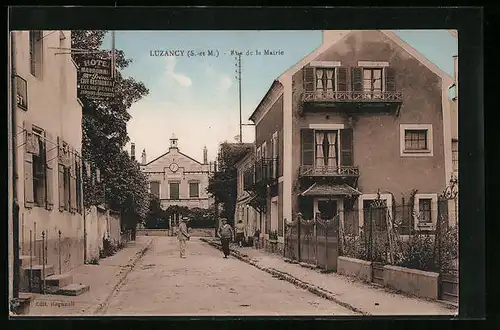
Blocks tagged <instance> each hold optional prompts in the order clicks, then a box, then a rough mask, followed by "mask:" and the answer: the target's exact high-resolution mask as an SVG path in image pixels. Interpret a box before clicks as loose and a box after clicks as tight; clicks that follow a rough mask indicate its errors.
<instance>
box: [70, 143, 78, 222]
mask: <svg viewBox="0 0 500 330" xmlns="http://www.w3.org/2000/svg"><path fill="white" fill-rule="evenodd" d="M69 159H70V170H69V173H70V182H69V189H70V193H69V194H70V197H71V198H70V204H69V205H70V211H71V212H72V213H74V212H76V189H77V188H76V159H75V151H74V150H73V149H71V150H70V155H69Z"/></svg>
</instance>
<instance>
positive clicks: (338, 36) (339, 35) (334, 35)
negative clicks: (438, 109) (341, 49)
mask: <svg viewBox="0 0 500 330" xmlns="http://www.w3.org/2000/svg"><path fill="white" fill-rule="evenodd" d="M326 32H328V33H325V34H324V35H326V36H328V37H326V38H324V40H323V44H322V45H321V46H320V47H318V48H317V49H316V50H314V51H313V52H311V53H310V54H309V55H307V56H306V57H304V58H303V59H302V60H301V61H299V62H298V63H297V64H295V65H294V66H293V67H291V68H290V69H289V70H287V71H286V72H285V73H284V74H283V75H282V76H280V78H279V80H280V81H281V82H282V83H284V82H285V81H291V77H292V76H293V75H294V74H295V73H297V72H298V71H299V70H301V69H302V68H303V67H304V66H306V65H307V64H309V63H310V62H312V61H314V60H316V59H318V58H321V56H322V54H324V53H325V52H327V51H328V50H329V49H331V48H332V46H334V45H335V44H337V43H339V42H340V41H346V40H347V39H348V38H349V37H350V36H351V35H352V34H354V33H358V34H359V33H367V34H370V33H379V34H380V37H381V38H382V36H385V37H386V38H387V39H388V40H391V41H392V42H393V43H394V44H395V45H397V46H398V47H400V48H401V50H403V51H404V52H405V53H406V54H408V56H411V57H413V58H415V59H416V60H418V61H419V62H420V63H421V64H422V65H424V66H425V67H427V68H428V69H429V70H430V71H432V72H433V73H434V74H436V75H438V76H439V77H440V78H441V79H442V81H443V83H444V84H445V85H446V86H450V85H451V84H453V79H452V77H450V76H449V75H448V74H447V73H446V72H444V71H443V70H441V69H440V68H439V67H438V66H437V65H435V64H434V63H432V62H431V61H429V60H428V59H427V58H426V57H425V56H424V55H422V54H421V53H420V52H418V51H417V50H416V49H415V48H413V47H412V46H410V45H409V44H407V43H406V42H405V41H403V40H402V39H401V38H399V37H398V36H397V35H396V34H395V33H394V32H392V31H389V30H341V31H335V32H333V31H326Z"/></svg>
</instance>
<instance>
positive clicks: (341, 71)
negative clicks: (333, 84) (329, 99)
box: [337, 67, 347, 92]
mask: <svg viewBox="0 0 500 330" xmlns="http://www.w3.org/2000/svg"><path fill="white" fill-rule="evenodd" d="M337 91H338V92H346V91H347V68H345V67H338V68H337Z"/></svg>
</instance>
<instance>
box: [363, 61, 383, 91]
mask: <svg viewBox="0 0 500 330" xmlns="http://www.w3.org/2000/svg"><path fill="white" fill-rule="evenodd" d="M363 92H365V96H366V97H367V98H379V97H381V95H382V68H376V69H375V68H373V69H372V68H363Z"/></svg>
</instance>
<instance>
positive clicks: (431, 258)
mask: <svg viewBox="0 0 500 330" xmlns="http://www.w3.org/2000/svg"><path fill="white" fill-rule="evenodd" d="M401 247H402V253H401V255H400V256H399V258H398V260H396V266H401V267H406V268H411V269H419V270H424V271H431V272H436V271H439V267H438V264H437V262H436V261H437V259H436V258H435V249H434V238H433V236H431V235H428V234H416V235H413V236H410V239H409V240H408V242H404V243H402V244H401Z"/></svg>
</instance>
